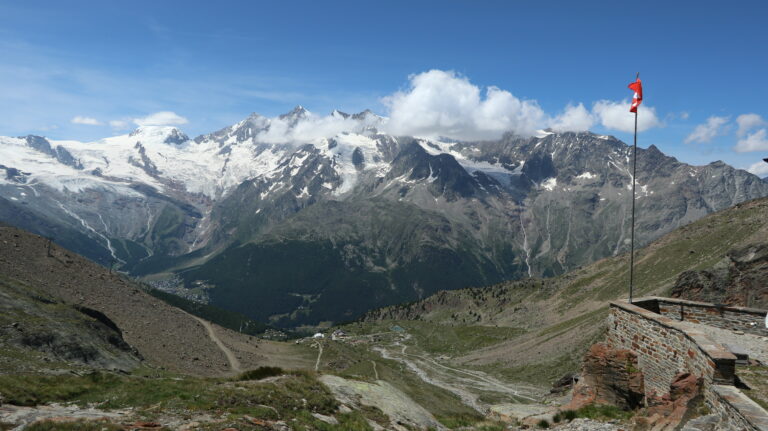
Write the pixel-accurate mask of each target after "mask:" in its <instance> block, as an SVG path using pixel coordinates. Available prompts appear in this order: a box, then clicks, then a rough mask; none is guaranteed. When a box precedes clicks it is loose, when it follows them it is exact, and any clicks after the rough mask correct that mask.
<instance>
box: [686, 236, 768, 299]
mask: <svg viewBox="0 0 768 431" xmlns="http://www.w3.org/2000/svg"><path fill="white" fill-rule="evenodd" d="M765 280H768V245H766V244H764V243H757V244H749V245H746V246H744V247H740V248H736V249H733V250H731V251H729V252H728V254H727V255H726V257H724V258H723V259H722V260H721V261H719V262H717V263H716V264H715V265H714V266H713V267H712V268H709V269H704V270H698V271H686V272H684V273H682V274H680V277H679V278H678V279H677V282H676V283H675V286H674V288H673V289H672V296H673V297H676V298H683V299H690V300H693V301H703V302H712V303H721V304H729V305H730V304H734V305H742V306H746V307H754V308H763V309H765V308H768V285H766V283H765Z"/></svg>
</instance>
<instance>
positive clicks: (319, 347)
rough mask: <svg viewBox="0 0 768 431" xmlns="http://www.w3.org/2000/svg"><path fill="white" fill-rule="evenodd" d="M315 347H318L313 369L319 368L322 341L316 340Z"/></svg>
mask: <svg viewBox="0 0 768 431" xmlns="http://www.w3.org/2000/svg"><path fill="white" fill-rule="evenodd" d="M317 347H318V352H317V360H316V361H315V371H319V370H320V358H322V357H323V343H321V342H318V343H317Z"/></svg>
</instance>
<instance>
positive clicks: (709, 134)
mask: <svg viewBox="0 0 768 431" xmlns="http://www.w3.org/2000/svg"><path fill="white" fill-rule="evenodd" d="M729 119H730V118H729V117H715V116H712V117H709V118H707V122H706V123H704V124H699V125H698V126H696V127H695V128H694V129H693V132H691V134H690V135H688V136H686V137H685V140H684V141H683V142H685V143H686V144H690V143H693V142H699V143H702V144H703V143H706V142H712V139H715V137H716V136H718V135H722V134H723V133H724V126H725V125H726V124H727V123H728V120H729ZM737 121H738V120H737Z"/></svg>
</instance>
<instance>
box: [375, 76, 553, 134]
mask: <svg viewBox="0 0 768 431" xmlns="http://www.w3.org/2000/svg"><path fill="white" fill-rule="evenodd" d="M409 79H410V87H409V88H408V89H407V90H405V91H398V92H396V93H394V94H392V95H391V96H388V97H385V98H384V99H383V102H384V103H385V105H387V106H388V107H389V109H390V118H389V122H388V124H387V125H386V131H387V132H389V133H392V134H399V135H415V136H449V137H452V138H456V139H466V140H474V139H492V138H498V137H499V136H501V135H502V134H503V133H504V132H508V131H512V132H514V133H516V134H519V135H532V134H533V133H535V132H536V130H537V129H538V128H541V126H542V124H544V123H545V122H546V121H545V120H546V116H545V114H544V111H543V110H542V109H541V108H540V107H539V105H538V103H537V102H536V101H533V100H520V99H518V98H517V97H515V96H514V95H512V93H510V92H508V91H505V90H502V89H499V88H497V87H488V88H487V89H486V90H485V97H483V95H482V92H481V89H480V87H478V86H476V85H474V84H472V83H471V82H469V79H467V78H465V77H463V76H460V75H458V74H456V73H455V72H452V71H442V70H430V71H428V72H423V73H419V74H417V75H411V76H410V78H409Z"/></svg>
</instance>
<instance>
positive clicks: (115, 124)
mask: <svg viewBox="0 0 768 431" xmlns="http://www.w3.org/2000/svg"><path fill="white" fill-rule="evenodd" d="M109 126H110V127H112V128H113V129H126V128H128V122H127V121H125V120H111V121H110V122H109Z"/></svg>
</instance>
